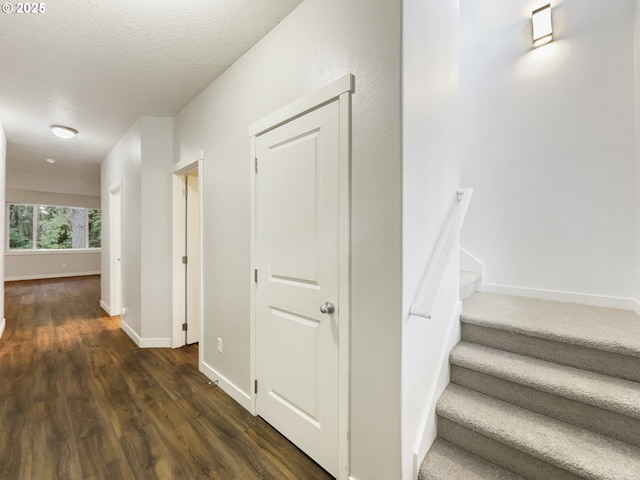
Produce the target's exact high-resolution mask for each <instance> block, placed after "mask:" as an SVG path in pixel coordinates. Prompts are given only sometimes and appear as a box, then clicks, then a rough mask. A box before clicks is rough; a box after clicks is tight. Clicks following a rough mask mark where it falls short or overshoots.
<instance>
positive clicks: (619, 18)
mask: <svg viewBox="0 0 640 480" xmlns="http://www.w3.org/2000/svg"><path fill="white" fill-rule="evenodd" d="M539 4H540V2H538V1H534V0H527V1H522V2H514V1H512V0H492V1H491V2H478V1H476V0H461V80H460V86H461V110H460V112H461V153H462V157H461V162H462V164H461V165H462V171H461V179H462V183H463V184H465V185H469V186H472V187H474V189H475V192H474V200H473V202H472V204H471V207H470V210H469V215H468V218H467V223H466V226H465V228H464V229H463V237H462V245H463V247H465V248H466V249H467V250H468V251H469V252H470V253H471V254H473V255H474V256H476V257H477V258H479V259H480V260H482V261H483V262H484V263H485V266H486V271H485V274H486V276H485V279H484V280H485V282H486V283H488V284H492V285H503V286H509V287H520V288H524V289H527V290H525V291H526V292H528V293H533V294H535V293H536V292H535V290H536V289H541V290H549V291H553V292H568V293H574V294H585V297H584V298H583V300H585V301H586V300H589V301H591V300H593V301H597V302H605V301H607V297H614V300H616V299H621V300H620V302H621V304H624V305H631V304H632V302H631V301H629V300H624V299H632V298H634V297H635V298H637V295H638V292H637V289H636V288H635V285H637V283H636V271H637V264H636V263H635V261H634V259H635V258H636V255H637V245H638V242H639V240H638V238H637V230H636V225H637V223H638V215H639V211H638V209H637V205H636V203H635V199H634V192H635V189H636V173H635V166H634V163H635V162H636V160H635V159H634V131H633V129H634V123H633V122H634V112H633V105H634V101H633V82H634V78H633V37H632V34H633V30H632V27H633V18H634V16H633V13H634V10H633V9H634V7H635V4H636V2H635V0H618V1H615V2H603V1H601V0H564V1H561V2H557V3H555V4H554V8H553V21H554V28H555V41H554V42H553V43H551V44H549V45H547V46H545V47H541V48H539V49H535V50H532V48H531V39H530V38H531V37H530V35H531V30H530V18H531V11H532V10H533V9H534V8H536V7H537V6H539ZM514 291H515V292H517V290H514Z"/></svg>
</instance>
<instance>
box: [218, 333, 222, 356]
mask: <svg viewBox="0 0 640 480" xmlns="http://www.w3.org/2000/svg"><path fill="white" fill-rule="evenodd" d="M218 353H222V339H221V338H220V337H218Z"/></svg>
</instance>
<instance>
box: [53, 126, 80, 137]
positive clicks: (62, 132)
mask: <svg viewBox="0 0 640 480" xmlns="http://www.w3.org/2000/svg"><path fill="white" fill-rule="evenodd" d="M49 129H50V130H51V133H53V134H54V135H55V136H56V137H59V138H64V139H69V138H73V137H75V136H76V135H77V134H78V131H77V130H76V129H75V128H71V127H65V126H64V125H49Z"/></svg>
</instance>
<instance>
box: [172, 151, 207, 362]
mask: <svg viewBox="0 0 640 480" xmlns="http://www.w3.org/2000/svg"><path fill="white" fill-rule="evenodd" d="M193 170H198V203H199V217H200V218H199V219H198V223H199V224H200V242H199V243H200V261H201V262H202V254H203V250H204V249H203V247H202V246H203V243H202V233H203V228H202V227H203V221H202V219H203V215H202V203H203V189H202V185H203V178H204V151H203V150H201V151H200V152H199V153H198V155H196V158H193V159H187V160H183V161H180V162H178V163H177V164H176V165H175V166H174V168H173V172H172V177H173V178H172V182H173V227H172V232H173V233H172V236H173V242H172V243H173V260H172V262H171V263H172V269H173V275H172V276H173V302H172V303H173V329H172V331H173V333H172V337H171V346H172V347H173V348H178V347H182V346H183V345H184V344H185V334H184V331H183V330H182V324H183V323H184V321H185V300H186V299H185V295H184V284H185V282H186V278H185V271H184V264H183V263H182V255H183V254H184V251H185V238H184V224H185V221H186V218H185V211H184V190H185V185H184V176H185V175H186V174H187V173H189V172H191V171H193ZM201 267H202V265H201ZM202 272H203V269H202V268H200V285H199V288H200V305H199V306H198V309H199V313H200V348H198V357H199V364H200V365H202V353H203V343H204V342H202V338H203V337H202V325H203V317H202V310H203V309H202V301H203V296H202Z"/></svg>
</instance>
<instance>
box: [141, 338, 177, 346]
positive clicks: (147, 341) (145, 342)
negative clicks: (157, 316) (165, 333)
mask: <svg viewBox="0 0 640 480" xmlns="http://www.w3.org/2000/svg"><path fill="white" fill-rule="evenodd" d="M138 346H139V347H140V348H171V339H170V338H161V337H159V338H141V339H140V344H139V345H138Z"/></svg>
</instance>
